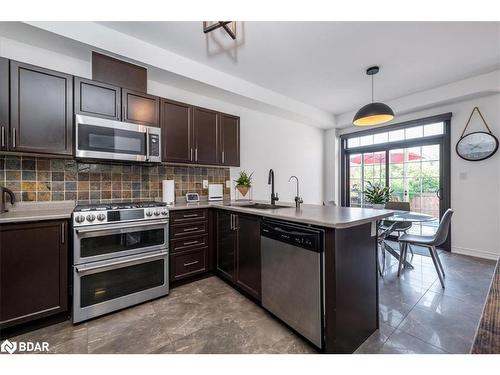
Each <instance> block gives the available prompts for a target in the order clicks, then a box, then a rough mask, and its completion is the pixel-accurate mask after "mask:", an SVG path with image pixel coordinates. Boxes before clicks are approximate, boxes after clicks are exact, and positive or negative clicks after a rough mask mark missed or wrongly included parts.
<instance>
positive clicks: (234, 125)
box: [220, 113, 240, 167]
mask: <svg viewBox="0 0 500 375" xmlns="http://www.w3.org/2000/svg"><path fill="white" fill-rule="evenodd" d="M220 146H221V164H222V165H228V166H235V167H239V166H240V118H239V117H237V116H232V115H228V114H225V113H221V114H220Z"/></svg>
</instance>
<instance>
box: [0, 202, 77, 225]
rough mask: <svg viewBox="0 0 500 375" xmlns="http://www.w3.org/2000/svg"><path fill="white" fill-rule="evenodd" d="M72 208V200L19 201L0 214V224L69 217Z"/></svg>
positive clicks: (73, 203) (73, 205)
mask: <svg viewBox="0 0 500 375" xmlns="http://www.w3.org/2000/svg"><path fill="white" fill-rule="evenodd" d="M74 208H75V202H74V201H62V202H30V203H27V202H19V203H16V204H15V205H14V206H9V207H8V209H9V211H8V212H4V213H2V214H0V224H8V223H21V222H28V221H40V220H55V219H69V218H71V213H72V212H73V209H74Z"/></svg>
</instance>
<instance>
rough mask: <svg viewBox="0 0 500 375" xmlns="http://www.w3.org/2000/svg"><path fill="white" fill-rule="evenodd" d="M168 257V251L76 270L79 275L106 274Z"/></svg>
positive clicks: (81, 267) (78, 267) (79, 267)
mask: <svg viewBox="0 0 500 375" xmlns="http://www.w3.org/2000/svg"><path fill="white" fill-rule="evenodd" d="M167 255H168V251H162V252H160V253H154V254H149V255H143V256H139V257H134V258H128V259H125V260H120V261H115V262H105V263H101V264H100V265H96V266H75V270H76V272H77V273H78V274H79V275H85V274H89V273H97V272H105V271H110V270H114V269H117V268H123V267H128V266H133V265H135V264H139V263H144V261H145V260H147V261H153V260H155V259H161V258H165V257H166V256H167Z"/></svg>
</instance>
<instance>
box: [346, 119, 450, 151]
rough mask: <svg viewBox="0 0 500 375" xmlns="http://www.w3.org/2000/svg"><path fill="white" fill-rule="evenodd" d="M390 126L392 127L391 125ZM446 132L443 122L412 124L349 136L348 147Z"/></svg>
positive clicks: (391, 141) (424, 136)
mask: <svg viewBox="0 0 500 375" xmlns="http://www.w3.org/2000/svg"><path fill="white" fill-rule="evenodd" d="M388 127H391V126H390V125H389V126H388ZM443 134H444V127H443V123H442V122H436V123H432V124H427V125H418V126H410V127H407V128H403V129H397V130H391V131H381V132H376V133H373V134H369V135H363V136H359V137H356V136H352V137H349V138H347V148H349V149H351V148H356V147H365V146H371V145H380V144H384V143H393V142H401V141H405V140H411V139H418V138H426V137H434V136H440V135H443Z"/></svg>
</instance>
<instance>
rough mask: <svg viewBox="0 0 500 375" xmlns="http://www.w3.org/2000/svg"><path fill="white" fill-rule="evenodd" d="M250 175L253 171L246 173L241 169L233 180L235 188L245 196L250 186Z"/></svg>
mask: <svg viewBox="0 0 500 375" xmlns="http://www.w3.org/2000/svg"><path fill="white" fill-rule="evenodd" d="M252 175H253V172H252V173H250V174H248V173H247V172H246V171H241V172H240V175H239V177H238V178H237V179H236V180H234V182H236V189H238V191H239V192H240V193H241V195H243V196H245V195H247V193H248V190H249V189H250V188H251V187H252Z"/></svg>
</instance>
